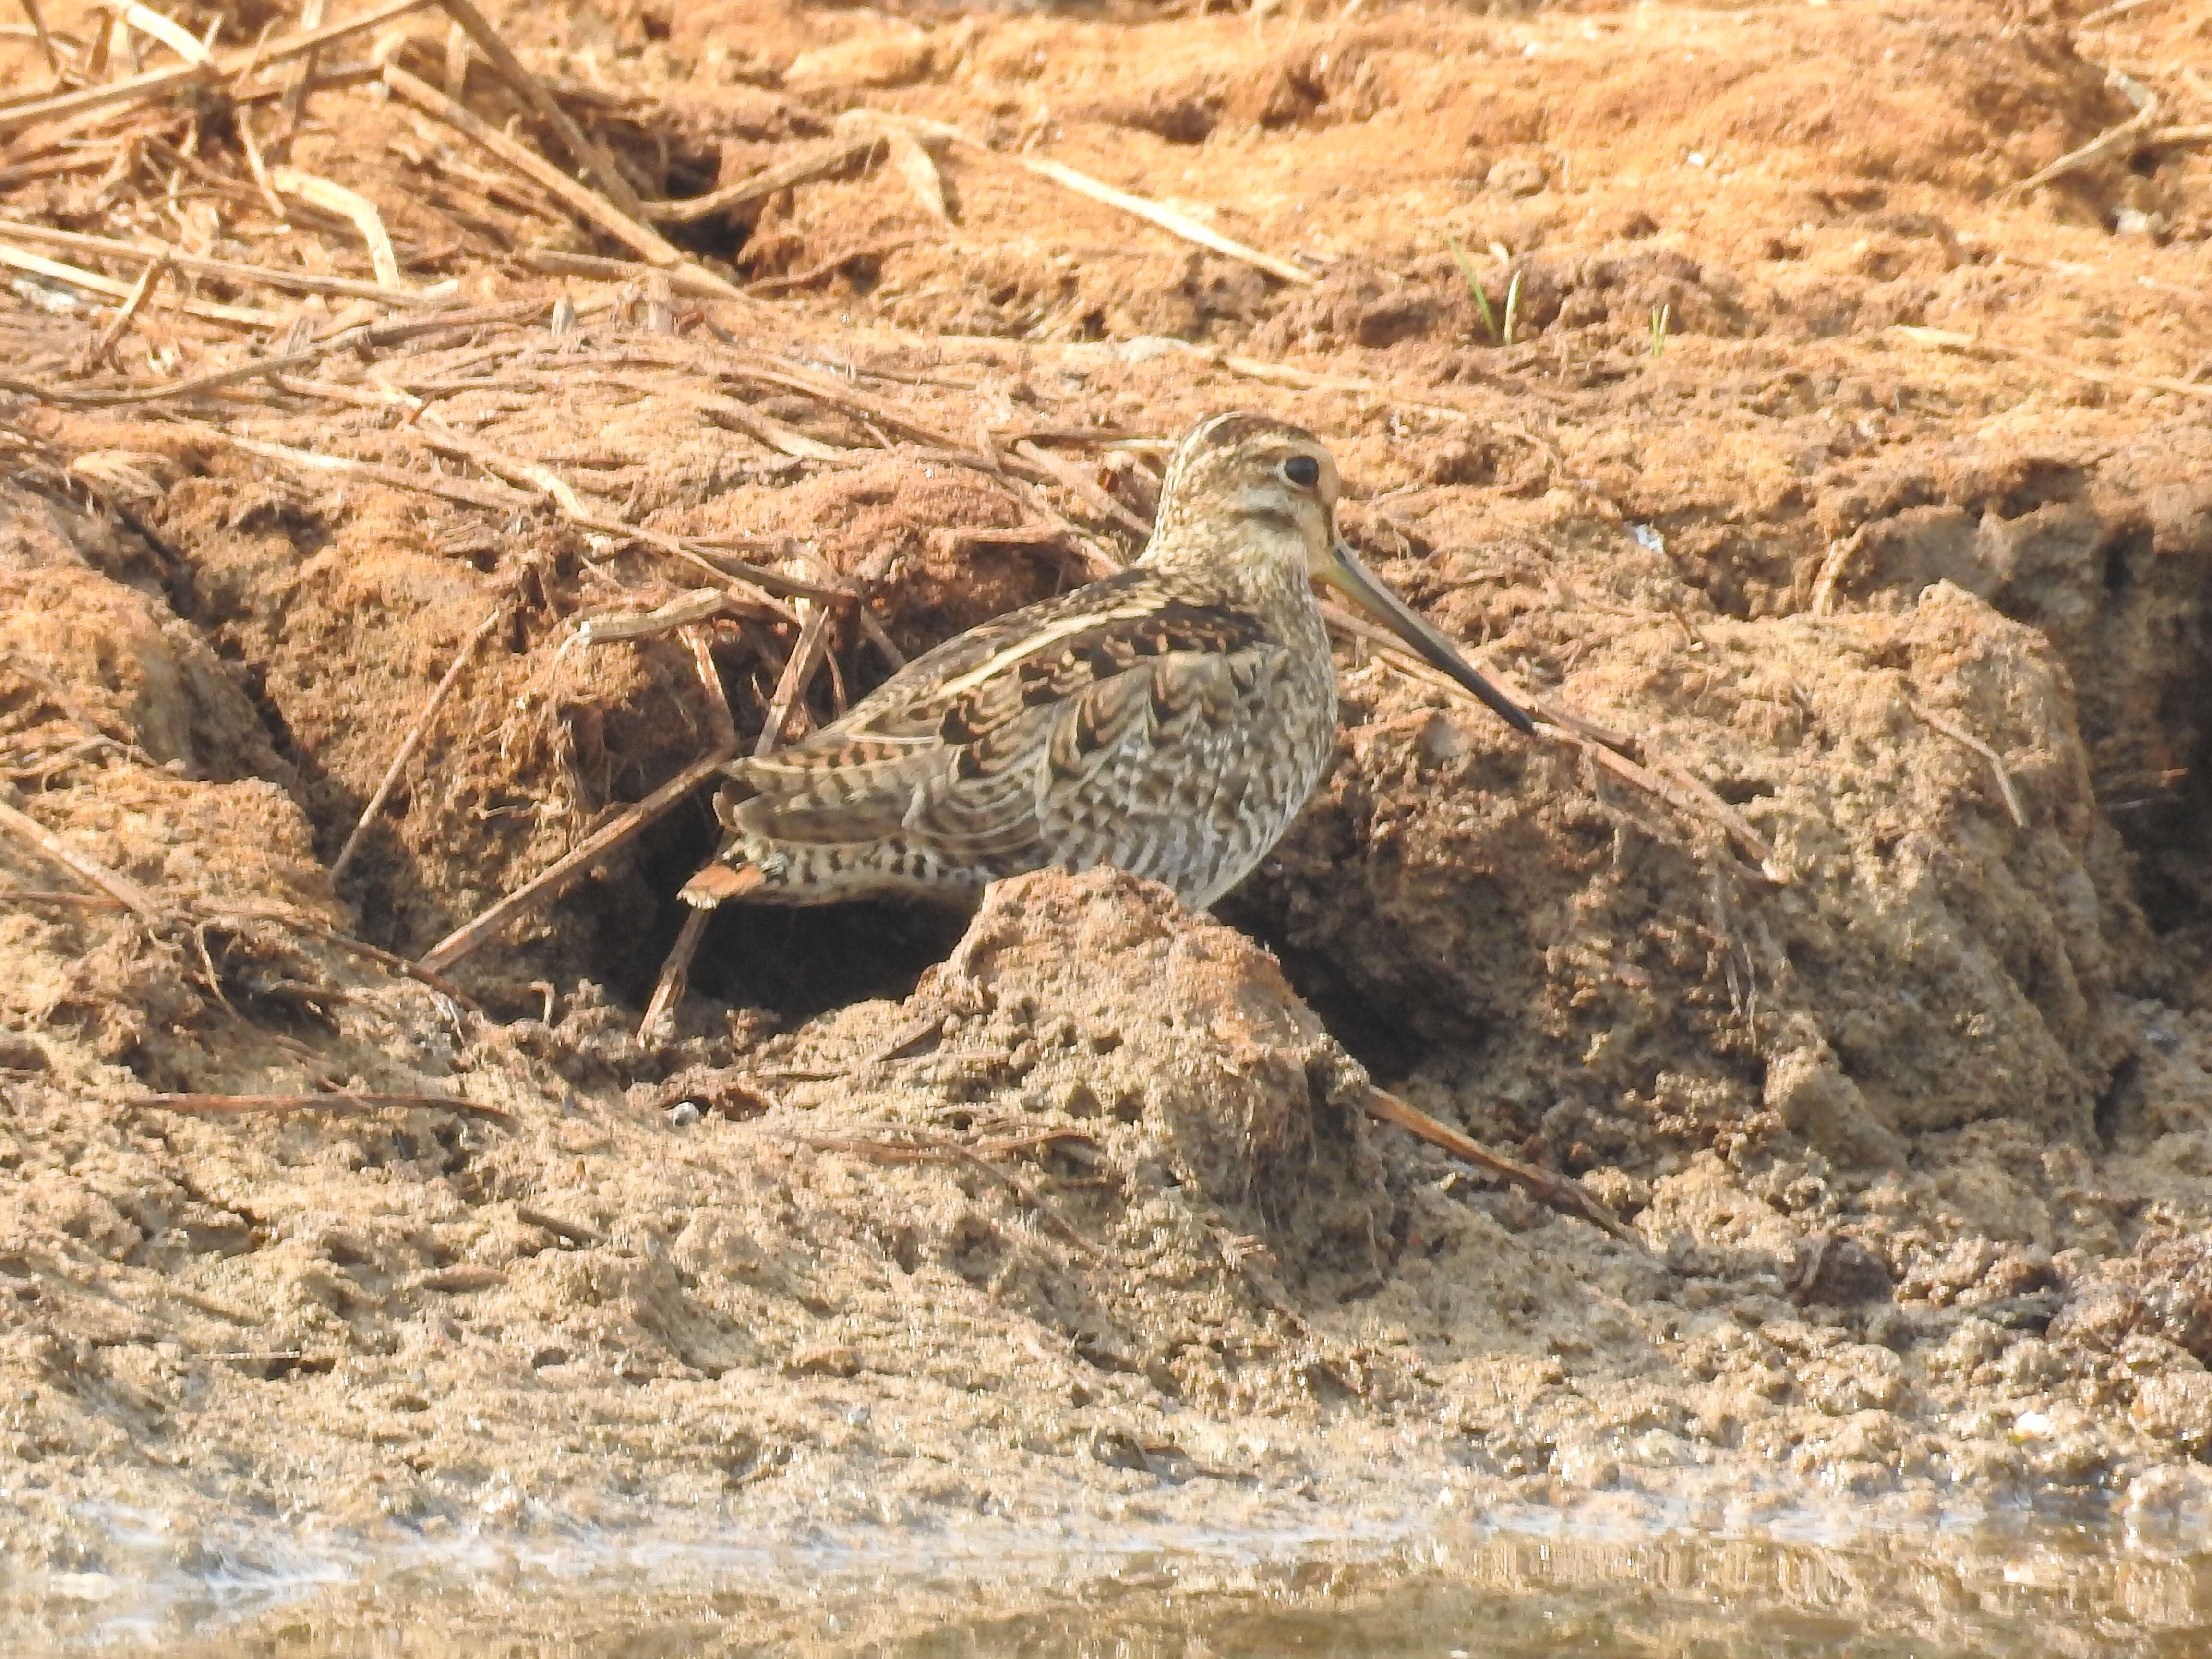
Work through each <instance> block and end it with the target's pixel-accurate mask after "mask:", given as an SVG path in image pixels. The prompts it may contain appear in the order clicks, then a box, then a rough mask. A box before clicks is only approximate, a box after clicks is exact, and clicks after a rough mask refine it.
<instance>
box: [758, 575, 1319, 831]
mask: <svg viewBox="0 0 2212 1659" xmlns="http://www.w3.org/2000/svg"><path fill="white" fill-rule="evenodd" d="M1077 600H1080V601H1081V603H1073V601H1077ZM1281 653H1282V647H1280V646H1279V645H1277V644H1275V643H1274V642H1273V641H1270V640H1269V639H1268V637H1267V631H1266V629H1265V627H1264V625H1263V624H1262V623H1261V620H1260V619H1259V618H1258V617H1255V616H1252V615H1250V614H1249V612H1246V611H1241V610H1236V609H1231V608H1229V607H1226V606H1223V605H1208V604H1205V603H1201V602H1198V601H1197V600H1195V599H1190V598H1186V597H1184V596H1182V595H1180V594H1178V593H1176V592H1174V591H1173V589H1172V588H1170V586H1168V585H1167V584H1166V583H1165V582H1164V581H1163V580H1161V579H1160V578H1159V577H1158V575H1157V574H1155V573H1153V572H1151V571H1147V570H1144V569H1134V570H1127V571H1123V572H1121V574H1118V575H1116V576H1114V577H1111V578H1109V579H1108V580H1106V581H1104V582H1101V583H1097V584H1095V585H1093V586H1091V587H1089V588H1086V589H1084V590H1081V592H1079V593H1076V594H1069V595H1066V596H1065V597H1063V598H1062V599H1051V600H1047V601H1045V602H1044V603H1043V604H1042V605H1032V606H1030V607H1028V608H1027V609H1025V610H1024V611H1017V612H1014V613H1013V614H1012V615H1011V616H1008V617H1001V618H1000V619H999V620H998V622H996V623H989V624H986V625H985V626H984V627H982V628H981V629H975V630H974V631H973V632H971V633H969V634H967V635H962V636H961V637H960V638H958V639H957V640H955V641H951V642H950V643H949V644H947V645H945V646H942V647H939V648H938V649H937V650H935V651H933V652H931V653H928V654H927V656H924V657H921V658H920V659H917V660H915V662H913V663H911V664H909V665H908V666H907V667H906V668H905V669H904V670H902V671H901V672H900V673H899V674H898V675H897V676H896V677H895V678H892V679H891V680H890V682H888V683H887V684H884V686H883V687H882V688H881V689H880V690H878V691H877V692H875V693H874V694H873V695H872V696H869V697H868V698H866V700H864V701H863V702H860V704H858V705H857V706H855V707H854V708H853V710H852V711H851V712H850V713H849V714H847V715H846V716H845V717H844V718H843V719H842V720H839V721H837V722H836V724H835V725H833V726H826V727H824V728H823V730H822V731H821V732H817V733H816V734H815V735H814V736H813V737H812V738H809V739H808V740H807V741H805V743H802V744H797V745H795V746H793V748H791V749H788V750H784V751H782V752H781V753H779V754H776V755H774V756H770V757H767V758H765V759H762V760H748V761H738V762H734V763H732V765H731V767H730V769H729V770H730V774H731V781H730V783H729V785H728V786H727V787H726V788H725V789H724V791H723V793H722V797H721V799H720V801H719V802H718V803H717V805H718V810H719V811H720V813H721V816H722V819H723V822H724V823H726V824H727V825H728V826H729V828H730V829H732V830H733V831H736V832H738V834H740V835H750V836H760V837H763V838H765V839H767V840H769V841H773V842H795V843H810V844H815V845H827V844H843V845H848V846H849V845H853V844H854V843H858V842H872V841H879V840H883V839H885V838H888V837H892V836H900V835H908V836H917V837H919V838H921V839H924V840H926V841H927V842H930V843H931V844H933V845H935V846H938V847H941V848H945V849H947V850H951V849H956V848H957V849H958V850H959V851H960V852H961V853H963V854H968V855H971V856H975V857H989V856H992V855H994V854H1019V853H1020V852H1021V851H1022V849H1023V848H1025V847H1027V846H1030V845H1031V844H1032V843H1034V842H1036V839H1037V836H1038V831H1039V814H1040V811H1042V810H1044V809H1045V808H1046V806H1047V804H1048V803H1047V799H1046V797H1047V794H1048V791H1049V790H1050V789H1052V788H1054V787H1059V786H1060V785H1062V784H1065V783H1066V782H1069V781H1080V780H1083V779H1085V778H1088V777H1090V776H1091V775H1092V774H1093V773H1095V772H1096V771H1097V769H1098V768H1099V767H1100V766H1102V765H1109V764H1126V763H1129V762H1131V761H1133V760H1134V759H1135V758H1136V757H1138V756H1139V754H1141V753H1143V752H1145V750H1146V745H1148V744H1150V743H1152V742H1154V741H1158V740H1159V739H1161V738H1162V737H1163V734H1164V732H1166V731H1167V730H1168V728H1170V727H1171V726H1172V727H1176V728H1177V729H1185V728H1187V727H1188V724H1189V723H1190V722H1191V721H1193V720H1196V721H1200V722H1206V723H1220V722H1226V721H1228V720H1231V719H1232V718H1233V717H1234V715H1235V714H1236V711H1237V705H1238V703H1239V702H1241V701H1242V700H1243V698H1244V697H1247V696H1250V695H1251V694H1252V692H1253V691H1254V690H1255V687H1257V686H1258V684H1260V681H1261V678H1264V677H1265V675H1266V671H1267V667H1268V666H1269V665H1272V664H1273V661H1274V659H1277V658H1278V657H1279V656H1280V655H1281ZM1117 757H1118V758H1117Z"/></svg>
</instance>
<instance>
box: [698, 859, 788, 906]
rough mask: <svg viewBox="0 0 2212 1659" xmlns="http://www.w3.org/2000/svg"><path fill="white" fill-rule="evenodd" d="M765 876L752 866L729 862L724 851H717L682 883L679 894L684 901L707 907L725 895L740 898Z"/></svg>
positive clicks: (764, 878) (758, 884)
mask: <svg viewBox="0 0 2212 1659" xmlns="http://www.w3.org/2000/svg"><path fill="white" fill-rule="evenodd" d="M767 879H768V878H767V877H766V876H763V874H761V872H760V871H759V870H758V868H757V867H756V866H752V865H750V864H732V863H731V862H730V861H729V859H728V856H727V855H725V854H717V855H716V856H715V857H714V858H712V859H710V860H708V861H707V862H706V863H705V864H703V865H702V866H700V868H699V873H698V874H697V875H696V876H694V877H692V878H691V879H690V880H689V881H687V882H685V883H684V890H683V892H682V894H681V897H682V898H683V900H684V902H685V903H686V904H689V905H693V906H696V908H699V909H702V910H711V909H713V908H714V907H715V906H716V905H718V904H720V903H721V902H723V901H724V900H726V899H733V898H743V897H744V896H745V895H746V894H748V893H750V892H752V891H753V890H755V889H757V887H759V886H760V884H762V883H763V882H764V881H766V880H767Z"/></svg>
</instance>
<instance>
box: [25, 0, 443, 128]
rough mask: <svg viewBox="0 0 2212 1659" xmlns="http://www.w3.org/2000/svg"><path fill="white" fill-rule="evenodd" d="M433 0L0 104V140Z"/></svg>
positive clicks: (322, 42) (377, 22)
mask: <svg viewBox="0 0 2212 1659" xmlns="http://www.w3.org/2000/svg"><path fill="white" fill-rule="evenodd" d="M430 3H431V0H386V3H385V4H384V5H381V6H377V7H374V8H372V9H369V10H368V11H365V12H363V13H362V14H361V15H359V16H357V17H349V18H346V19H345V20H343V21H341V22H337V23H331V24H329V25H326V26H325V27H321V28H312V29H303V30H301V32H300V33H296V34H290V35H286V36H284V37H283V38H282V39H279V40H270V41H266V42H264V43H263V44H262V45H260V46H256V47H255V48H254V49H253V50H252V52H243V53H231V54H226V55H224V56H222V57H219V58H213V59H211V60H210V61H208V62H205V63H197V64H173V65H172V66H171V67H169V68H167V69H159V70H147V71H145V72H144V73H143V74H138V75H131V76H125V77H124V78H123V79H121V80H119V81H109V82H104V83H102V84H101V85H99V86H95V87H87V88H83V89H82V90H81V91H77V92H70V93H61V94H56V95H54V96H52V97H46V98H33V99H26V100H20V101H18V102H15V103H12V104H4V105H0V138H4V137H7V136H8V135H9V134H10V133H13V132H19V131H22V129H24V128H25V127H30V126H37V125H40V124H41V123H44V122H47V121H60V120H65V119H67V118H70V117H71V116H76V115H82V114H84V113H86V112H88V111H93V110H99V109H105V108H106V107H107V106H109V105H111V104H127V103H134V102H137V101H138V100H143V99H151V98H158V97H161V96H162V95H163V94H167V93H168V92H171V91H173V90H174V89H175V88H178V87H181V86H185V85H188V84H189V83H191V82H194V81H197V80H201V79H204V78H206V77H208V76H222V75H235V74H238V73H240V72H241V71H243V70H248V69H251V68H254V67H264V68H265V67H266V66H268V65H269V64H277V63H282V62H283V61H285V60H286V59H288V58H296V57H299V56H300V55H301V54H302V53H303V52H313V51H315V50H316V49H317V48H319V47H321V46H328V45H329V44H330V43H331V41H333V40H343V39H345V38H346V36H348V35H349V34H358V33H362V31H364V30H367V29H373V28H376V27H380V26H381V25H383V24H386V23H388V22H390V21H392V19H394V18H396V17H404V16H405V15H407V14H408V13H409V12H410V11H419V10H421V9H422V8H423V7H424V6H426V5H428V4H430Z"/></svg>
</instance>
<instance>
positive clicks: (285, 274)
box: [0, 191, 452, 319]
mask: <svg viewBox="0 0 2212 1659" xmlns="http://www.w3.org/2000/svg"><path fill="white" fill-rule="evenodd" d="M347 193H348V194H349V195H350V194H351V193H352V192H351V191H348V192H347ZM0 236H9V237H12V238H14V239H15V240H16V241H19V242H35V243H39V244H41V245H43V246H46V247H52V248H60V249H62V250H64V252H70V253H79V254H87V255H90V256H92V257H94V258H103V259H125V260H128V261H130V262H131V264H150V263H152V262H153V261H155V260H156V259H166V260H167V261H168V262H169V263H170V264H172V265H174V266H175V267H176V268H177V270H179V271H182V272H183V273H184V274H185V276H215V277H219V278H221V279H222V280H223V281H225V282H233V283H246V284H247V285H249V286H254V287H260V288H273V289H280V290H282V291H283V292H284V293H288V294H320V295H325V296H328V297H332V298H337V299H347V300H375V301H381V302H382V303H384V304H386V305H393V306H409V307H426V308H427V307H447V306H450V305H451V303H452V301H450V299H449V298H448V297H447V296H446V295H439V294H427V293H421V292H418V291H416V290H415V289H404V288H394V287H392V286H389V285H388V284H386V283H367V282H362V281H361V280H359V279H358V278H356V277H351V276H321V275H319V274H317V273H316V272H314V271H309V270H287V269H284V268H283V267H280V266H276V265H254V264H241V263H240V262H239V261H238V260H235V259H210V258H204V257H203V256H201V255H199V254H196V253H186V252H182V251H181V250H179V249H176V248H167V247H141V246H138V245H137V243H135V242H124V241H118V240H116V239H115V238H113V237H112V236H90V235H87V234H84V233H83V232H82V231H75V230H56V229H54V228H52V227H51V226H47V225H33V224H27V223H26V222H22V221H21V220H17V219H8V218H0ZM252 314H253V315H255V316H257V317H262V318H264V319H267V317H268V313H259V312H257V313H252Z"/></svg>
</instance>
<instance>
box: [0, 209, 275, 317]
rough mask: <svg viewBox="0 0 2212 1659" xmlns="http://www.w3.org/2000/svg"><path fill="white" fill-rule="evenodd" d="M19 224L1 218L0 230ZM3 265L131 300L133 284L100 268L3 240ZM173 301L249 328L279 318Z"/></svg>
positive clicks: (205, 302) (197, 312)
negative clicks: (29, 250) (103, 273)
mask: <svg viewBox="0 0 2212 1659" xmlns="http://www.w3.org/2000/svg"><path fill="white" fill-rule="evenodd" d="M14 228H15V227H14V226H13V225H11V224H9V223H8V222H5V221H3V220H0V231H9V230H13V229H14ZM0 265H12V266H13V267H14V268H15V270H22V271H27V272H29V273H30V274H31V275H32V276H43V277H45V278H46V280H47V281H48V282H53V283H67V284H68V285H69V286H70V287H71V288H76V289H83V290H84V291H85V292H87V293H89V294H104V295H106V296H107V297H108V298H109V299H111V300H121V301H125V302H126V303H127V302H128V301H129V300H130V297H131V283H118V282H117V281H116V280H115V279H114V278H113V277H112V276H101V275H100V273H99V272H97V271H93V270H83V269H82V268H80V267H79V266H76V265H71V264H63V263H62V262H61V261H60V260H59V259H49V258H46V257H45V256H44V255H43V254H38V253H26V252H24V251H23V250H22V249H21V248H16V247H9V246H8V245H7V244H6V243H5V242H0ZM169 303H171V304H173V305H174V306H175V307H177V308H178V309H179V310H180V311H186V312H190V313H191V314H192V315H193V316H195V317H204V318H206V319H208V320H209V321H210V322H214V323H235V324H238V325H241V326H243V327H246V328H269V327H271V326H273V325H275V324H276V322H277V320H278V319H277V317H276V313H274V312H269V311H255V310H252V309H250V308H248V307H245V306H226V305H217V304H216V303H215V302H214V301H211V300H191V299H183V298H175V299H172V300H171V301H169Z"/></svg>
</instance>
